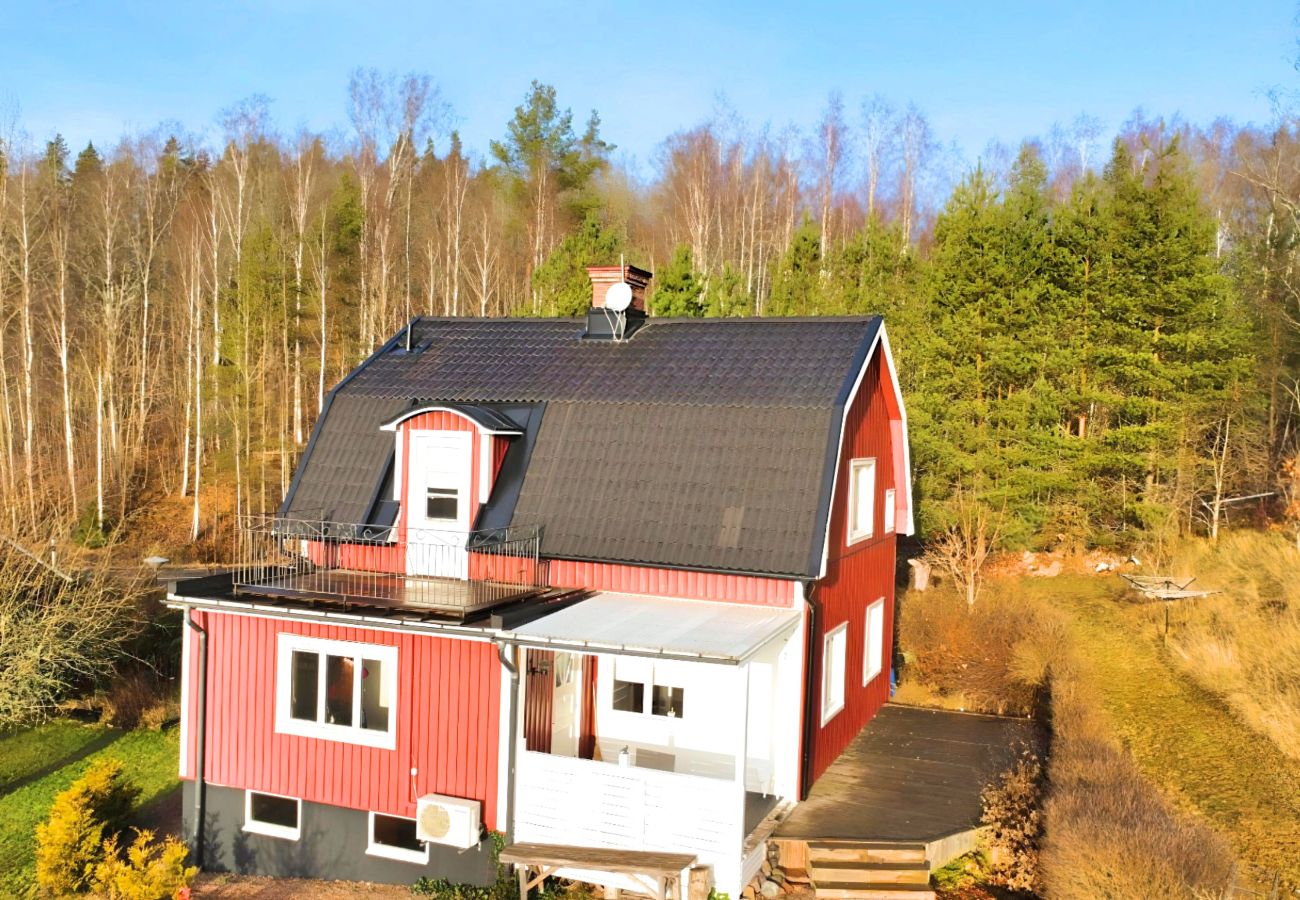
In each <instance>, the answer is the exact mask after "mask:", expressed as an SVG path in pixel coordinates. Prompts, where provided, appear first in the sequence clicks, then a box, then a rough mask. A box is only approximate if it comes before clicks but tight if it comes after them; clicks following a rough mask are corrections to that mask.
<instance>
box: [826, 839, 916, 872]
mask: <svg viewBox="0 0 1300 900" xmlns="http://www.w3.org/2000/svg"><path fill="white" fill-rule="evenodd" d="M925 854H926V848H925V844H905V843H900V842H891V841H809V842H808V866H809V868H812V866H814V865H815V864H816V863H818V862H821V861H826V862H831V861H836V860H842V861H852V862H864V863H876V862H881V863H893V862H904V863H910V862H925Z"/></svg>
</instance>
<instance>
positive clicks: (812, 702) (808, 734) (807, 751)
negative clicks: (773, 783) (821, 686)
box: [799, 581, 826, 800]
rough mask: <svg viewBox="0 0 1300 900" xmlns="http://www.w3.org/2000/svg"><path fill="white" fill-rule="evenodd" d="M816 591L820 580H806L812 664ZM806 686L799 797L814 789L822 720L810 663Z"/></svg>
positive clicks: (817, 620)
mask: <svg viewBox="0 0 1300 900" xmlns="http://www.w3.org/2000/svg"><path fill="white" fill-rule="evenodd" d="M816 590H817V582H815V581H807V582H804V586H803V598H804V600H805V601H806V602H807V603H808V630H807V632H805V637H804V639H805V641H806V644H805V647H806V649H805V650H804V653H805V654H806V658H807V660H808V662H809V663H811V662H812V660H813V654H814V653H816V652H817V644H816V640H817V627H818V625H819V624H820V623H821V607H820V606H819V605H818V604H817V599H816V598H815V597H814V593H815V592H816ZM825 662H826V661H825V660H822V664H823V665H825ZM803 689H804V693H803V754H802V756H803V759H802V761H801V763H802V764H801V766H800V771H799V799H800V800H805V799H807V797H808V792H809V791H810V790H812V781H813V779H812V770H813V744H814V741H815V740H816V737H817V725H818V723H819V722H820V721H821V716H819V715H818V714H817V684H816V682H815V681H814V679H813V677H812V666H811V665H809V666H808V671H807V673H806V677H805V678H804V688H803Z"/></svg>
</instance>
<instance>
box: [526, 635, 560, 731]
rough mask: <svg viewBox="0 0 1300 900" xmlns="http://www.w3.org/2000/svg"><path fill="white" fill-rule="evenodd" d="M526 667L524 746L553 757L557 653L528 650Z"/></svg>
mask: <svg viewBox="0 0 1300 900" xmlns="http://www.w3.org/2000/svg"><path fill="white" fill-rule="evenodd" d="M524 665H525V666H526V668H525V670H524V671H525V673H526V678H527V681H526V682H525V684H524V745H525V746H526V747H527V748H528V749H529V750H536V751H537V752H538V753H550V752H551V722H552V721H553V717H554V699H555V681H554V680H553V673H552V667H553V666H554V665H555V653H554V651H551V650H531V649H530V650H526V651H524Z"/></svg>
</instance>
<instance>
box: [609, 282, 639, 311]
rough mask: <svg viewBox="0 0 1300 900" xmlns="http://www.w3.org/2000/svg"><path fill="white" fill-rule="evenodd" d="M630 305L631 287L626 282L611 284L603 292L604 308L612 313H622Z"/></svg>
mask: <svg viewBox="0 0 1300 900" xmlns="http://www.w3.org/2000/svg"><path fill="white" fill-rule="evenodd" d="M631 305H632V285H630V284H628V283H627V282H626V281H620V282H619V283H618V284H611V285H610V286H609V290H608V291H606V292H605V308H606V309H608V310H611V311H612V312H622V311H623V310H625V309H627V308H628V307H629V306H631Z"/></svg>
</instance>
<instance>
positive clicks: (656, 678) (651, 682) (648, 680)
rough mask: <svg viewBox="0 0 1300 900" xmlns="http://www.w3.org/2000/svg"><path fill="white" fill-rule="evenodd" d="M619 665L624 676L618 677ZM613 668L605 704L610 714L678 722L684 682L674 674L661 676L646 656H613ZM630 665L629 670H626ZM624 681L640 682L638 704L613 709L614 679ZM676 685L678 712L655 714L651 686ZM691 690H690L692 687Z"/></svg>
mask: <svg viewBox="0 0 1300 900" xmlns="http://www.w3.org/2000/svg"><path fill="white" fill-rule="evenodd" d="M620 668H622V669H623V675H624V677H621V678H620V677H619V669H620ZM612 669H613V672H612V674H611V677H610V691H609V704H608V707H607V709H606V711H607V712H609V713H610V714H611V715H614V716H630V717H633V718H636V719H650V720H653V721H655V722H681V721H683V720H684V719H685V718H686V715H685V711H684V710H685V707H686V694H687V685H685V684H682V683H680V682H679V681H678V680H677V679H676V678H673V677H667V678H661V677H660V673H659V671H658V667H656V666H655V665H654V663H653V661H651V660H650V659H647V658H643V657H627V656H619V657H616V661H615V663H614V665H613V666H612ZM628 669H631V670H632V671H630V672H629V671H628ZM616 681H626V682H629V683H632V684H640V685H642V691H641V708H640V709H617V708H615V706H614V690H615V687H614V682H616ZM657 687H662V688H670V689H671V688H679V689H680V690H681V692H682V708H683V713H682V715H678V716H657V715H655V713H654V705H655V699H654V698H655V688H657ZM691 693H694V691H692V692H691Z"/></svg>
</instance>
